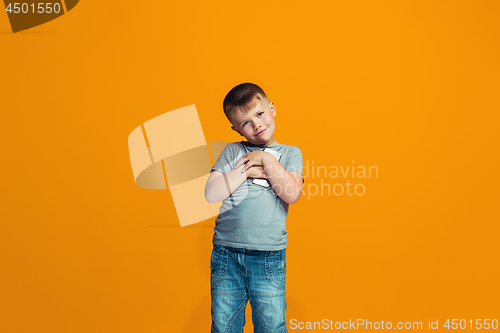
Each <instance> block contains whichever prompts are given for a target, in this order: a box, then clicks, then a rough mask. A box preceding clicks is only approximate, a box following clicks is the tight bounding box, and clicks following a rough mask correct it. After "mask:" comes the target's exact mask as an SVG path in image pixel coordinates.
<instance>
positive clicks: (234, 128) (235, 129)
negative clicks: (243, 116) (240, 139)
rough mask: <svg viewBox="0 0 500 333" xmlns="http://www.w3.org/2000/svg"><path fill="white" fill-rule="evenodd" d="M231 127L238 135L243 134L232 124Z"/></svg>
mask: <svg viewBox="0 0 500 333" xmlns="http://www.w3.org/2000/svg"><path fill="white" fill-rule="evenodd" d="M231 129H232V130H233V131H235V132H238V134H239V135H241V136H243V134H241V133H240V131H238V129H237V128H236V127H234V126H231Z"/></svg>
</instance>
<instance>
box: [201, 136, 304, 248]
mask: <svg viewBox="0 0 500 333" xmlns="http://www.w3.org/2000/svg"><path fill="white" fill-rule="evenodd" d="M264 148H270V149H272V150H275V151H277V152H279V153H281V158H280V160H279V161H280V164H281V165H282V166H283V168H285V170H287V171H289V172H290V171H298V172H300V173H301V174H302V152H301V151H300V149H299V148H297V147H294V146H288V145H285V144H276V145H254V144H252V143H250V142H248V141H241V142H233V143H230V144H228V145H227V146H226V148H224V150H223V151H222V153H221V155H220V156H219V159H218V160H217V162H216V163H215V165H214V166H213V168H212V169H211V170H210V172H212V171H214V170H216V171H219V172H221V173H228V172H229V171H231V170H233V169H234V166H235V165H236V162H237V161H238V159H239V158H240V157H241V156H242V155H243V154H246V153H249V152H252V151H254V150H264ZM302 179H303V178H302ZM287 214H288V204H287V203H286V202H285V201H283V200H282V199H281V198H280V197H279V196H278V195H277V194H276V192H275V191H274V189H273V188H272V187H271V186H269V187H264V186H261V185H257V184H254V183H253V181H252V179H251V178H247V179H246V180H245V181H244V182H243V183H242V184H241V185H240V187H238V188H237V189H236V190H235V191H234V192H233V193H232V194H231V195H230V196H229V197H228V198H226V199H225V200H224V201H223V202H222V206H221V208H220V210H219V215H218V216H217V218H216V219H215V228H214V237H213V244H214V245H222V246H228V247H236V248H244V249H248V250H260V251H279V250H282V249H284V248H286V245H287V231H286V228H285V222H286V217H287Z"/></svg>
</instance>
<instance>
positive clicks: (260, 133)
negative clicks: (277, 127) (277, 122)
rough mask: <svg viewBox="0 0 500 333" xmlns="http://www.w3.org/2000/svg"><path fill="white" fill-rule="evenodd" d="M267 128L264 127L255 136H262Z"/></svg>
mask: <svg viewBox="0 0 500 333" xmlns="http://www.w3.org/2000/svg"><path fill="white" fill-rule="evenodd" d="M266 130H267V128H266V129H263V130H262V131H260V132H259V133H257V134H256V135H255V136H261V135H262V134H263V133H264V132H265V131H266Z"/></svg>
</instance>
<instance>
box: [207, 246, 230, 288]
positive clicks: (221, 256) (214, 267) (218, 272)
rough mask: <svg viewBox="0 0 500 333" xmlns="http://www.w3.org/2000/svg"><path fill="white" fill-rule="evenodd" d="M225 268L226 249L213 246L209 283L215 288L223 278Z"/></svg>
mask: <svg viewBox="0 0 500 333" xmlns="http://www.w3.org/2000/svg"><path fill="white" fill-rule="evenodd" d="M226 268H227V249H225V248H223V247H220V246H215V247H214V249H213V250H212V257H211V258H210V285H211V287H212V289H213V288H216V287H217V286H218V285H219V284H220V283H221V282H222V280H223V279H224V276H225V274H226Z"/></svg>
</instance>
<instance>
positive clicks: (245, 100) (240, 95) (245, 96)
mask: <svg viewBox="0 0 500 333" xmlns="http://www.w3.org/2000/svg"><path fill="white" fill-rule="evenodd" d="M257 100H260V101H261V102H262V103H264V104H265V103H267V104H269V99H268V98H267V96H266V94H265V93H264V90H262V88H261V87H259V86H258V85H256V84H253V83H249V82H247V83H241V84H239V85H237V86H236V87H234V88H233V89H231V90H230V91H229V92H228V93H227V95H226V97H225V98H224V102H223V103H222V108H223V109H224V114H225V115H226V117H227V119H228V120H229V121H231V118H230V116H231V115H232V114H234V112H235V111H242V110H243V111H245V112H248V111H250V110H252V109H253V108H255V106H256V105H257Z"/></svg>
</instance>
